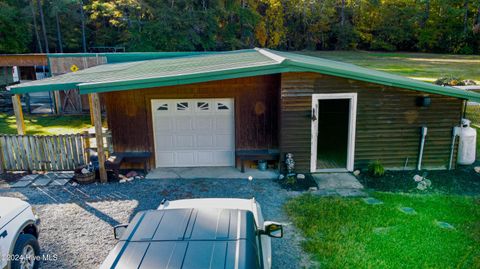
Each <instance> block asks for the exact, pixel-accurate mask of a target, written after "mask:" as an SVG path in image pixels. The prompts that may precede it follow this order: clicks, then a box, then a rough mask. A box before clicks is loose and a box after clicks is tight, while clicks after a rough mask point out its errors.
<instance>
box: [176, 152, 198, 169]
mask: <svg viewBox="0 0 480 269" xmlns="http://www.w3.org/2000/svg"><path fill="white" fill-rule="evenodd" d="M175 162H176V165H177V164H180V165H181V166H195V163H196V162H195V152H192V151H177V152H175Z"/></svg>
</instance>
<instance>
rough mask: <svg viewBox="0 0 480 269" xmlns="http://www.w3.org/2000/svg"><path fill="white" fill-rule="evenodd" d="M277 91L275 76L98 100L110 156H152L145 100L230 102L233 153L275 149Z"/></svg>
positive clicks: (117, 94)
mask: <svg viewBox="0 0 480 269" xmlns="http://www.w3.org/2000/svg"><path fill="white" fill-rule="evenodd" d="M279 88H280V75H269V76H257V77H248V78H239V79H228V80H221V81H212V82H205V83H197V84H189V85H179V86H169V87H158V88H149V89H142V90H130V91H117V92H108V93H103V94H102V95H103V96H104V98H105V106H106V111H107V122H108V126H109V128H110V129H111V130H112V142H113V145H114V150H115V151H120V152H121V151H151V152H152V153H153V152H154V142H153V128H152V114H151V100H152V99H181V98H234V100H235V146H236V149H269V148H278V109H279V107H278V99H279ZM152 155H154V154H152ZM154 164H155V157H154V156H152V158H151V165H154Z"/></svg>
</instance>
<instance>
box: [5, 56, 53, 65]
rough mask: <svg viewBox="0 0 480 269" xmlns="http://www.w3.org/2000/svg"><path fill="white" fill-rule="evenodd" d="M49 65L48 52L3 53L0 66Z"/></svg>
mask: <svg viewBox="0 0 480 269" xmlns="http://www.w3.org/2000/svg"><path fill="white" fill-rule="evenodd" d="M36 65H48V62H47V55H46V54H11V55H7V54H3V55H0V66H36Z"/></svg>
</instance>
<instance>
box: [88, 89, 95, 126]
mask: <svg viewBox="0 0 480 269" xmlns="http://www.w3.org/2000/svg"><path fill="white" fill-rule="evenodd" d="M88 110H89V112H90V122H91V124H92V125H94V124H95V122H94V120H93V103H92V98H90V96H89V97H88Z"/></svg>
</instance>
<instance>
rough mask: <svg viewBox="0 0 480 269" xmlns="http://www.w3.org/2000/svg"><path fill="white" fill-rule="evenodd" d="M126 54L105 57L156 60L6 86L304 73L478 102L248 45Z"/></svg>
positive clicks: (138, 84)
mask: <svg viewBox="0 0 480 269" xmlns="http://www.w3.org/2000/svg"><path fill="white" fill-rule="evenodd" d="M126 54H128V53H121V54H119V55H118V56H113V55H111V56H110V57H119V58H118V59H117V61H126V60H128V59H129V58H128V57H131V58H130V59H139V58H136V57H140V58H141V57H144V58H145V57H146V58H147V59H148V57H152V58H155V57H157V58H158V57H160V58H159V59H153V60H145V61H135V62H124V63H115V64H111V63H110V64H105V65H100V66H96V67H92V68H88V69H85V70H81V71H78V72H75V73H68V74H65V75H61V76H57V77H52V78H47V79H43V80H38V81H32V82H27V83H22V84H20V85H16V86H12V87H11V90H12V92H13V93H26V92H31V91H45V90H60V89H72V88H78V89H80V93H91V92H107V91H119V90H131V89H141V88H147V87H159V86H169V85H180V84H190V83H199V82H206V81H212V80H221V79H228V78H239V77H246V76H258V75H266V74H275V73H285V72H297V71H305V72H317V73H322V74H326V75H332V76H338V77H344V78H349V79H355V80H361V81H366V82H371V83H377V84H382V85H387V86H394V87H399V88H405V89H411V90H416V91H423V92H428V93H434V94H442V95H447V96H452V97H457V98H462V99H469V100H472V101H479V102H480V94H479V93H475V92H469V91H466V90H462V89H457V88H453V87H443V86H438V85H434V84H431V83H426V82H422V81H418V80H413V79H410V78H406V77H402V76H398V75H394V74H389V73H385V72H381V71H376V70H372V69H368V68H363V67H359V66H356V65H353V64H347V63H342V62H337V61H331V60H326V59H323V58H317V57H312V56H306V55H300V54H296V53H289V52H280V51H273V50H264V49H254V50H253V49H251V50H239V51H231V52H206V53H189V52H172V53H166V52H160V53H151V54H148V53H137V54H135V53H133V54H130V56H128V55H126ZM142 55H143V56H142ZM109 61H110V60H109ZM111 61H116V60H115V59H113V60H111Z"/></svg>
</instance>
